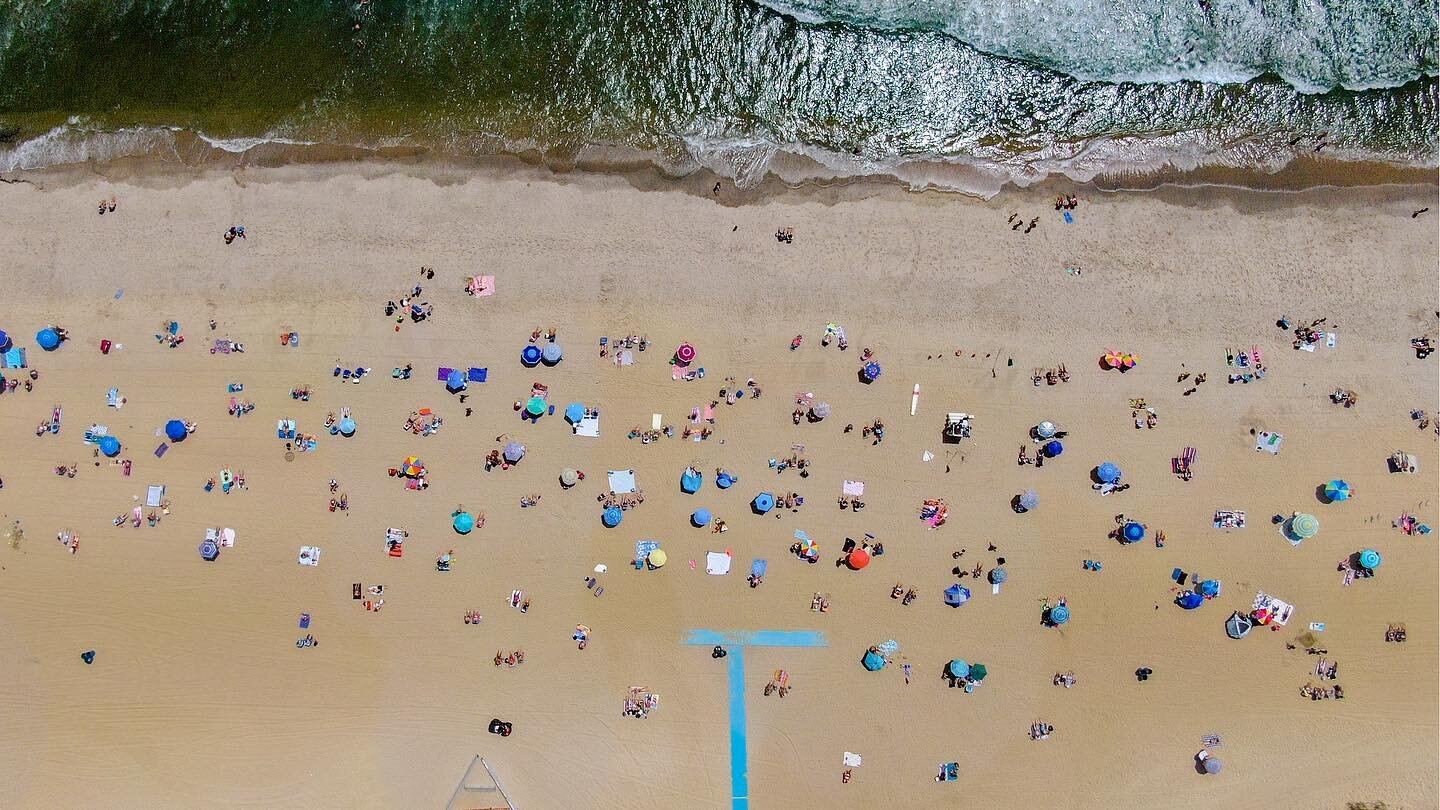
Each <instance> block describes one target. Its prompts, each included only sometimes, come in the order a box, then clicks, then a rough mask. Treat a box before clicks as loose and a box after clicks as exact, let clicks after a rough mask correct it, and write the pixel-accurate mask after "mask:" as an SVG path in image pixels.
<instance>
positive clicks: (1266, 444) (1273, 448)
mask: <svg viewBox="0 0 1440 810" xmlns="http://www.w3.org/2000/svg"><path fill="white" fill-rule="evenodd" d="M1283 441H1285V437H1284V436H1282V435H1280V434H1279V433H1271V432H1270V431H1268V430H1262V431H1260V432H1259V433H1258V434H1256V436H1255V449H1256V450H1264V451H1265V452H1267V453H1269V454H1270V455H1272V456H1277V455H1279V454H1280V443H1281V442H1283Z"/></svg>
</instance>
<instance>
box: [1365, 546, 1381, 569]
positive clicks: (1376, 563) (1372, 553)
mask: <svg viewBox="0 0 1440 810" xmlns="http://www.w3.org/2000/svg"><path fill="white" fill-rule="evenodd" d="M1381 562H1384V560H1383V559H1382V558H1381V557H1380V552H1378V551H1376V550H1375V549H1373V548H1367V549H1365V550H1364V551H1362V552H1360V567H1361V568H1364V569H1366V570H1367V571H1373V570H1375V569H1376V568H1379V567H1380V563H1381Z"/></svg>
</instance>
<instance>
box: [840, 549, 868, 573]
mask: <svg viewBox="0 0 1440 810" xmlns="http://www.w3.org/2000/svg"><path fill="white" fill-rule="evenodd" d="M845 564H846V565H848V566H850V570H852V571H859V570H860V569H861V568H864V567H865V566H867V565H869V564H870V552H868V551H866V550H865V549H863V548H857V549H855V550H853V551H851V552H850V553H849V554H847V555H846V556H845Z"/></svg>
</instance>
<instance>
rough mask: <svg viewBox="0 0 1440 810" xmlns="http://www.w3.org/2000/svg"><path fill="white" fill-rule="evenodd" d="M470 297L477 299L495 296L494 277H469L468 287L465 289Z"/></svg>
mask: <svg viewBox="0 0 1440 810" xmlns="http://www.w3.org/2000/svg"><path fill="white" fill-rule="evenodd" d="M466 289H467V290H468V291H469V292H470V294H471V295H473V296H475V297H477V298H486V297H489V296H492V295H494V294H495V277H494V276H471V277H470V285H469V286H468V287H467V288H466Z"/></svg>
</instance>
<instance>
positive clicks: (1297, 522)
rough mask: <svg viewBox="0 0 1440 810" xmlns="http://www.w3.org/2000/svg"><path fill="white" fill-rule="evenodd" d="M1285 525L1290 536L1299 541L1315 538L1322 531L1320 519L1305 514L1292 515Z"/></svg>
mask: <svg viewBox="0 0 1440 810" xmlns="http://www.w3.org/2000/svg"><path fill="white" fill-rule="evenodd" d="M1285 524H1286V527H1287V530H1288V531H1289V533H1290V535H1291V536H1292V537H1295V538H1297V539H1299V540H1304V539H1306V538H1309V537H1314V536H1315V534H1316V532H1318V531H1320V519H1319V518H1317V517H1315V516H1314V515H1311V514H1308V513H1305V512H1301V513H1298V514H1295V515H1292V516H1291V517H1290V519H1289V520H1287V521H1286V522H1285Z"/></svg>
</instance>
